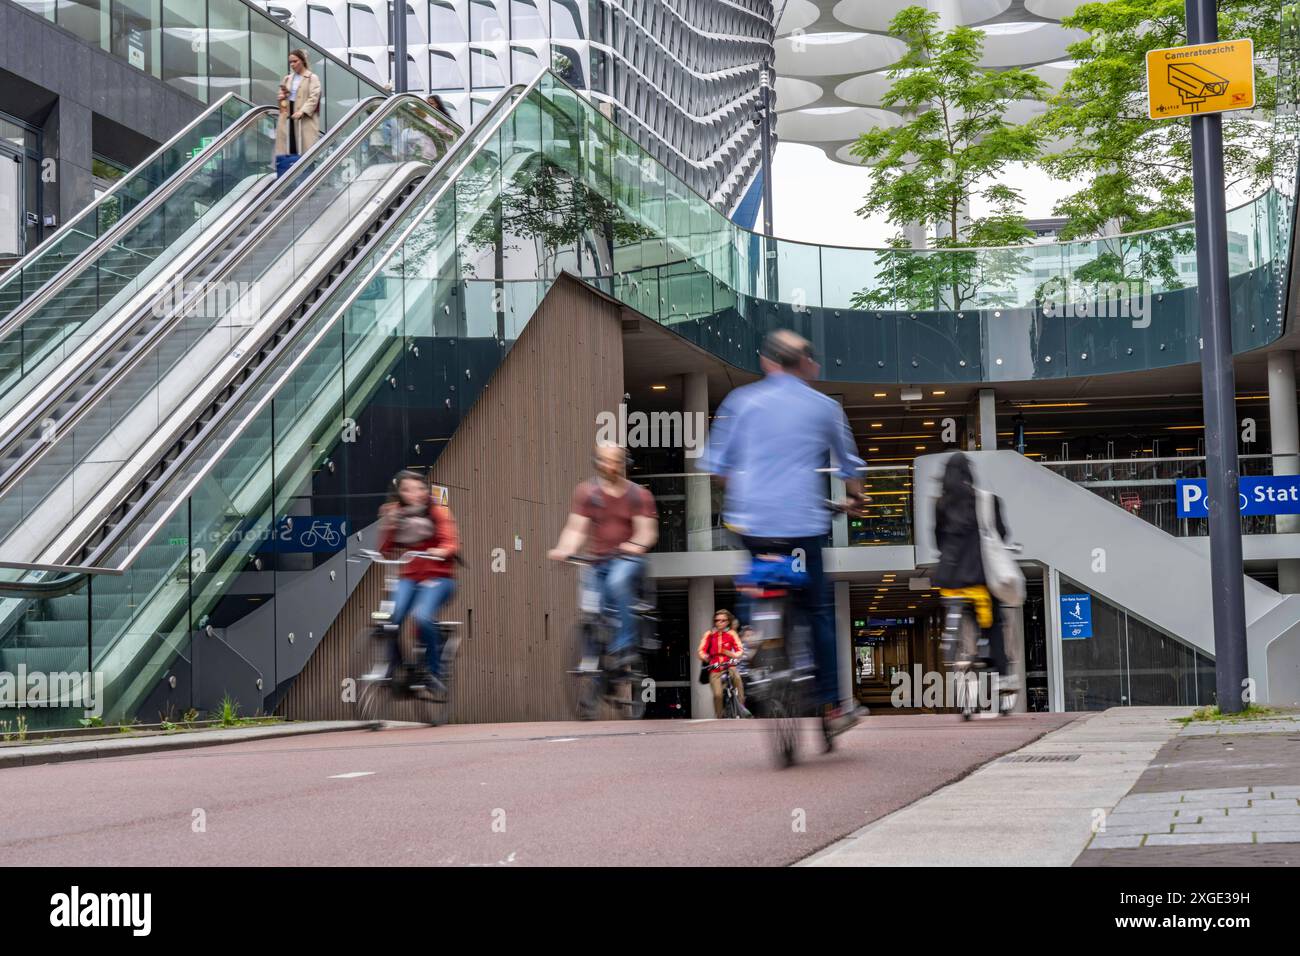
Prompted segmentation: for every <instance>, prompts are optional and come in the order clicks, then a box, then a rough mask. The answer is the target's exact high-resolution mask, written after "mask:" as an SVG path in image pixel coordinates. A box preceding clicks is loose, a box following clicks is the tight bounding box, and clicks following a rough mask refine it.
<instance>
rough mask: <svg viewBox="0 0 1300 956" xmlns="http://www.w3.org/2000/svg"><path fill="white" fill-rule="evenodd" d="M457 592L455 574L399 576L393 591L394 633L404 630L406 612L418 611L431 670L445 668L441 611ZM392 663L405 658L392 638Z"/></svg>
mask: <svg viewBox="0 0 1300 956" xmlns="http://www.w3.org/2000/svg"><path fill="white" fill-rule="evenodd" d="M455 593H456V580H455V578H430V579H429V580H427V581H415V580H412V579H411V578H399V579H398V581H397V591H396V593H395V594H394V595H393V624H395V625H396V628H397V629H396V630H395V631H394V633H395V634H397V633H400V632H401V627H402V622H403V621H405V620H406V615H407V614H409V613H411V612H412V611H414V612H415V632H416V634H417V635H418V636H419V638H420V640H421V641H422V642H423V643H424V655H425V656H424V659H425V663H426V664H427V666H428V668H429V671H430V673H432V674H433V675H434V676H435V677H436V676H438V673H439V671H440V670H441V669H442V631H441V630H440V629H439V627H438V612H439V611H440V610H441V609H442V606H443V605H444V604H446V603H447V602H448V601H449V600H451V596H452V595H453V594H455ZM392 650H393V666H394V667H396V666H397V665H398V664H400V663H401V662H402V651H401V648H400V647H399V645H398V643H397V641H396V640H394V641H393V648H392Z"/></svg>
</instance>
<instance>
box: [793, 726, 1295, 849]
mask: <svg viewBox="0 0 1300 956" xmlns="http://www.w3.org/2000/svg"><path fill="white" fill-rule="evenodd" d="M1190 712H1191V708H1174V707H1117V708H1112V709H1111V710H1108V711H1105V712H1102V713H1099V714H1091V715H1087V716H1086V717H1085V718H1084V719H1081V720H1077V721H1075V722H1074V723H1071V724H1069V725H1067V726H1065V727H1063V728H1061V729H1059V730H1056V731H1053V732H1052V733H1050V734H1048V735H1047V736H1045V737H1043V738H1041V739H1039V740H1038V741H1036V742H1035V743H1032V744H1030V745H1029V746H1027V747H1025V748H1023V749H1021V750H1019V751H1017V752H1016V753H1014V754H1011V755H1009V756H1006V757H1002V758H1001V759H999V760H995V761H993V762H991V763H989V764H986V765H985V766H983V767H981V768H980V769H979V770H977V771H976V772H975V773H973V774H971V775H970V776H969V777H966V778H965V779H963V780H961V781H958V782H957V783H954V784H951V785H949V786H947V787H944V788H942V789H940V790H938V791H936V792H935V793H933V794H931V795H929V796H928V797H925V798H923V799H921V800H919V801H917V802H916V803H913V804H911V805H910V806H908V807H905V808H903V809H901V810H899V811H896V812H895V813H892V814H889V815H887V816H885V817H882V818H881V819H879V820H877V821H875V822H874V823H872V824H870V825H868V826H867V827H865V828H863V829H862V830H860V831H858V832H857V833H855V834H853V835H852V836H850V837H848V838H846V839H844V840H841V841H839V842H838V843H835V844H832V845H831V846H830V847H827V848H826V849H825V850H823V851H821V852H819V853H817V854H814V855H813V856H812V857H810V858H809V859H807V860H805V861H804V862H803V865H810V866H878V865H903V866H935V865H967V866H989V865H994V866H997V865H1030V866H1069V865H1071V864H1073V865H1074V866H1214V865H1248V866H1300V714H1298V715H1288V716H1284V717H1281V718H1278V719H1270V720H1267V721H1259V720H1252V721H1239V722H1227V721H1216V722H1213V723H1200V722H1198V723H1195V724H1192V725H1190V726H1188V727H1182V726H1180V725H1179V724H1178V723H1176V722H1175V720H1174V718H1177V717H1183V716H1186V715H1187V714H1188V713H1190ZM973 820H977V821H978V826H977V827H975V828H974V830H973V829H972V821H973ZM972 832H977V833H978V834H979V838H978V839H977V840H973V839H972V838H971V833H972Z"/></svg>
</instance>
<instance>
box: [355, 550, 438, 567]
mask: <svg viewBox="0 0 1300 956" xmlns="http://www.w3.org/2000/svg"><path fill="white" fill-rule="evenodd" d="M357 553H358V554H360V555H361V556H362V557H363V558H369V559H370V560H371V561H373V562H374V563H375V564H394V565H396V564H410V563H411V562H412V561H414V560H415V559H416V558H423V559H424V560H426V561H446V560H447V559H446V558H443V557H439V556H438V555H436V554H430V553H429V552H428V551H405V552H403V553H402V556H401V557H400V558H397V559H393V558H385V557H384V556H383V554H382V553H381V552H379V551H371V550H370V549H369V548H361V549H360V550H358V551H357Z"/></svg>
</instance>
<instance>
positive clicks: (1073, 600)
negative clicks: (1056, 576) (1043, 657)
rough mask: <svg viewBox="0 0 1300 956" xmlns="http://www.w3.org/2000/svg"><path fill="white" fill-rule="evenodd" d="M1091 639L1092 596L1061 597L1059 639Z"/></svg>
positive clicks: (1063, 595)
mask: <svg viewBox="0 0 1300 956" xmlns="http://www.w3.org/2000/svg"><path fill="white" fill-rule="evenodd" d="M1085 637H1092V595H1091V594H1062V595H1061V639H1062V640H1066V641H1078V640H1082V639H1083V638H1085Z"/></svg>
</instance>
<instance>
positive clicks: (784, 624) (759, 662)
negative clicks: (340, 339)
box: [736, 542, 832, 767]
mask: <svg viewBox="0 0 1300 956" xmlns="http://www.w3.org/2000/svg"><path fill="white" fill-rule="evenodd" d="M775 543H776V542H773V544H775ZM791 565H792V560H791V555H790V554H789V553H788V552H787V553H785V554H781V553H779V552H777V551H775V550H774V551H772V552H770V553H766V552H765V553H763V554H756V555H754V560H753V562H752V564H751V568H750V572H749V574H748V575H744V576H742V577H740V578H737V581H736V583H737V586H738V587H739V588H740V590H741V591H742V592H744V593H745V594H747V595H748V596H749V598H750V600H751V604H750V620H749V624H750V633H751V637H750V640H749V641H748V642H747V643H746V646H745V662H746V664H747V668H746V676H745V691H746V695H747V697H748V699H749V702H750V709H751V710H754V711H756V712H758V713H759V714H760V715H761V716H762V717H764V718H766V719H767V720H769V721H771V727H770V728H769V729H770V730H771V732H772V733H771V739H772V743H773V747H774V752H775V755H776V759H777V763H778V764H780V765H781V766H784V767H789V766H792V765H793V764H794V763H795V762H796V760H797V759H798V750H799V727H800V721H801V720H802V718H803V717H805V716H807V715H808V713H809V711H810V710H812V701H813V698H814V695H813V687H814V681H815V680H816V668H815V667H814V665H813V658H812V648H811V647H810V645H809V644H808V641H807V640H806V638H804V636H803V634H802V631H801V629H798V628H794V627H791V626H790V591H791V590H792V589H793V588H795V587H799V586H802V583H803V582H802V580H801V576H802V573H801V572H796V571H793V570H792V569H791ZM823 736H824V739H825V748H826V750H827V751H829V750H830V749H831V747H832V743H831V740H832V738H831V736H830V734H829V733H826V731H825V728H824V727H823Z"/></svg>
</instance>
